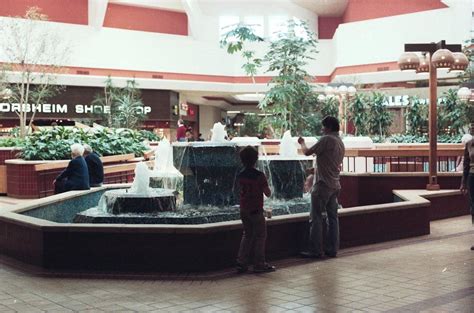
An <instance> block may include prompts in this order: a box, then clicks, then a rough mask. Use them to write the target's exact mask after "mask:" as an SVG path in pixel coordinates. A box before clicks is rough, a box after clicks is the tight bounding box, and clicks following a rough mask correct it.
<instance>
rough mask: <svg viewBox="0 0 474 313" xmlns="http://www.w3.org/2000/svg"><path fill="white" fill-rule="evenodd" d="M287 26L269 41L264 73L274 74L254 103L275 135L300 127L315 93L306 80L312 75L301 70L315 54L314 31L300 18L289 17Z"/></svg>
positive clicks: (311, 108)
mask: <svg viewBox="0 0 474 313" xmlns="http://www.w3.org/2000/svg"><path fill="white" fill-rule="evenodd" d="M287 26H288V27H287V29H286V31H283V32H281V33H279V34H278V37H277V39H276V40H275V41H273V42H271V43H270V46H269V50H268V52H267V53H266V55H265V57H264V60H265V62H266V63H267V64H268V69H267V72H276V73H277V76H275V77H274V78H272V80H271V81H270V84H271V86H272V87H271V88H270V90H269V91H268V92H267V93H266V95H265V98H264V99H263V100H262V101H261V102H260V103H259V105H258V106H259V108H260V109H262V110H263V111H264V112H265V113H266V114H267V115H266V116H265V118H264V121H265V122H267V123H269V124H270V125H272V127H273V129H275V132H276V133H277V134H278V135H282V134H283V133H284V132H285V131H286V130H293V131H298V130H302V129H304V128H305V125H307V122H308V118H309V117H310V116H311V113H313V114H314V112H315V111H316V110H315V108H316V107H317V95H316V93H315V92H314V89H313V86H312V85H311V83H310V82H311V81H312V80H313V77H312V76H311V75H310V74H309V73H308V72H307V71H306V69H305V67H306V65H307V63H308V61H309V60H312V59H314V55H315V54H316V53H317V50H316V44H317V41H316V39H315V34H314V33H313V32H312V31H310V30H309V28H308V25H307V24H306V22H304V21H297V20H294V19H291V20H289V21H288V22H287Z"/></svg>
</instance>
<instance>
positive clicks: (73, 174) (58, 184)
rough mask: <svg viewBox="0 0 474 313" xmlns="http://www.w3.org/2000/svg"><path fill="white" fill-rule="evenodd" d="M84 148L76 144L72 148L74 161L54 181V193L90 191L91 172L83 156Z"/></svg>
mask: <svg viewBox="0 0 474 313" xmlns="http://www.w3.org/2000/svg"><path fill="white" fill-rule="evenodd" d="M83 154H84V147H83V146H82V145H81V144H78V143H75V144H73V145H72V146H71V157H72V160H71V161H70V162H69V164H68V166H67V168H66V169H65V170H64V171H62V172H61V174H59V175H58V177H56V179H55V180H54V181H53V184H54V193H61V192H66V191H70V190H88V189H90V187H89V171H88V170H87V164H86V161H85V160H84V158H83V157H82V155H83Z"/></svg>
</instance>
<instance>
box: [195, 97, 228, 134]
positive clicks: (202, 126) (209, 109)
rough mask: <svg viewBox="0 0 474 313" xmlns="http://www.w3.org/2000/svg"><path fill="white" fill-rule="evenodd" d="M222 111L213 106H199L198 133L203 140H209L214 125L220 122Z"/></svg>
mask: <svg viewBox="0 0 474 313" xmlns="http://www.w3.org/2000/svg"><path fill="white" fill-rule="evenodd" d="M222 112H223V111H222V110H221V109H220V108H216V107H213V106H203V105H201V106H199V132H200V133H201V134H202V137H203V138H204V139H207V138H209V136H210V135H211V129H212V127H213V126H214V123H217V122H220V121H221V118H222Z"/></svg>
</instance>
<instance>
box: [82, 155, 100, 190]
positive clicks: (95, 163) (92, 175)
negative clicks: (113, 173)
mask: <svg viewBox="0 0 474 313" xmlns="http://www.w3.org/2000/svg"><path fill="white" fill-rule="evenodd" d="M85 159H86V163H87V167H88V168H89V183H90V185H91V186H94V185H95V186H97V185H100V184H102V183H103V182H104V165H103V164H102V161H101V160H100V157H99V156H98V155H97V153H95V152H92V153H90V154H88V155H86V157H85Z"/></svg>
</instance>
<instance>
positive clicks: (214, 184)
mask: <svg viewBox="0 0 474 313" xmlns="http://www.w3.org/2000/svg"><path fill="white" fill-rule="evenodd" d="M224 128H225V126H224V125H222V124H221V123H215V124H214V127H213V129H212V138H211V141H206V142H190V143H176V144H173V150H174V155H175V159H174V161H175V166H176V167H177V168H178V169H179V171H180V172H181V173H183V175H184V181H183V195H184V199H183V202H184V204H191V205H195V206H196V205H197V206H219V207H223V206H229V205H234V204H237V203H238V190H236V188H234V187H235V186H234V182H235V178H236V176H237V174H238V172H239V171H240V168H241V165H240V159H239V149H238V145H237V144H236V143H233V142H229V141H227V140H226V139H225V137H226V135H227V133H226V131H225V129H224Z"/></svg>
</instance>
